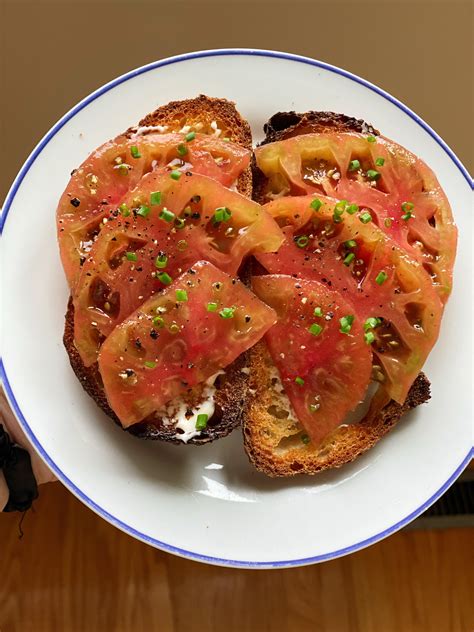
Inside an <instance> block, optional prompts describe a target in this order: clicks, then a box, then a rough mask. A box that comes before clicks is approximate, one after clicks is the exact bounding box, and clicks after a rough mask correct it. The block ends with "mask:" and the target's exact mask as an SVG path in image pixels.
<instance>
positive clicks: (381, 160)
mask: <svg viewBox="0 0 474 632" xmlns="http://www.w3.org/2000/svg"><path fill="white" fill-rule="evenodd" d="M375 164H376V165H377V167H383V166H384V164H385V158H376V159H375Z"/></svg>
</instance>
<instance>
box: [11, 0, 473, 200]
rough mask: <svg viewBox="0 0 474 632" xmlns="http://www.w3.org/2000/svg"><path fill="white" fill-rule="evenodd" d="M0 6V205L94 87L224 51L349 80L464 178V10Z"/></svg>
mask: <svg viewBox="0 0 474 632" xmlns="http://www.w3.org/2000/svg"><path fill="white" fill-rule="evenodd" d="M0 6H1V11H2V17H1V18H0V23H1V27H0V28H1V29H2V38H1V45H0V46H1V48H0V57H1V63H2V74H1V82H2V85H1V94H2V105H1V112H0V116H1V122H2V152H1V156H2V159H1V160H2V166H1V169H0V199H3V196H4V195H5V193H6V191H7V189H8V187H9V185H10V183H11V181H12V179H13V178H14V176H15V173H16V172H17V170H18V168H19V167H20V166H21V164H22V162H23V161H24V160H25V158H26V157H27V155H28V153H29V152H30V150H31V149H32V148H33V146H34V145H35V143H36V142H37V141H38V140H39V139H40V137H41V136H42V135H43V134H44V133H45V132H46V131H47V130H48V128H49V127H50V126H51V125H52V124H53V123H54V122H55V121H56V120H57V119H58V118H59V117H60V116H61V115H62V114H64V112H65V111H66V110H68V109H69V108H70V107H71V106H73V105H74V104H75V103H76V102H77V101H78V100H79V99H81V98H82V97H84V96H85V95H87V94H88V93H89V92H91V91H92V90H94V89H95V88H97V87H98V86H100V85H101V84H102V83H104V82H106V81H108V80H110V79H112V78H114V77H115V76H117V75H119V74H121V73H123V72H126V71H127V70H130V69H132V68H134V67H136V66H140V65H143V64H145V63H147V62H150V61H153V60H156V59H159V58H161V57H166V56H168V55H172V54H176V53H181V52H185V51H190V50H198V49H203V48H217V47H229V46H246V47H259V48H275V49H279V50H287V51H290V52H295V53H300V54H303V55H309V56H311V57H315V58H317V59H321V60H323V61H327V62H330V63H333V64H336V65H338V66H342V67H344V68H346V69H347V70H350V71H352V72H354V73H356V74H360V75H361V76H363V77H365V78H366V79H369V80H370V81H372V82H374V83H376V84H378V85H379V86H381V87H383V88H385V89H386V90H388V91H389V92H391V93H392V94H394V95H395V96H396V97H398V98H399V99H401V100H402V101H404V102H405V103H406V104H407V105H408V106H410V107H411V108H412V109H414V110H415V112H417V113H418V114H420V115H421V116H422V117H423V118H424V119H425V120H426V121H427V122H428V123H429V124H430V125H431V126H432V127H434V128H435V129H436V130H437V131H438V133H439V134H440V135H441V136H442V137H443V138H444V139H445V140H446V141H447V142H448V144H449V145H451V147H452V148H453V149H454V150H455V151H456V153H457V154H458V155H459V157H460V158H461V160H463V162H464V163H465V164H466V166H467V167H468V168H470V169H471V170H472V167H473V164H474V160H473V152H472V141H473V139H472V128H471V129H470V128H469V127H468V124H469V126H470V119H471V118H472V113H473V102H472V5H471V4H470V3H469V2H457V1H455V0H450V1H442V0H431V1H428V0H426V1H418V2H417V1H413V2H407V3H405V2H396V1H389V0H376V1H375V0H370V1H366V2H364V1H360V2H356V1H355V2H346V1H342V0H331V1H330V2H329V1H328V2H310V1H305V0H288V1H287V2H272V1H271V0H254V2H247V1H240V2H239V1H237V0H221V1H219V2H216V1H209V0H207V1H202V2H198V1H185V0H169V1H166V2H163V1H161V0H160V1H158V0H157V1H154V2H153V1H152V0H148V1H146V0H137V1H135V2H134V1H132V0H127V1H124V0H97V1H96V2H93V3H91V2H86V1H78V0H62V1H59V0H57V1H56V2H51V1H48V0H36V1H35V2H30V1H27V0H0ZM223 96H225V95H223ZM346 112H347V113H349V114H350V113H351V111H350V104H348V106H347V109H346Z"/></svg>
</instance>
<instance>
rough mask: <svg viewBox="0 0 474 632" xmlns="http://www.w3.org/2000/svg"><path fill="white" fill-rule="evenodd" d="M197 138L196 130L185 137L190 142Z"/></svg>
mask: <svg viewBox="0 0 474 632" xmlns="http://www.w3.org/2000/svg"><path fill="white" fill-rule="evenodd" d="M195 138H196V132H189V134H186V136H185V137H184V140H185V141H186V142H187V143H189V142H191V141H192V140H194V139H195Z"/></svg>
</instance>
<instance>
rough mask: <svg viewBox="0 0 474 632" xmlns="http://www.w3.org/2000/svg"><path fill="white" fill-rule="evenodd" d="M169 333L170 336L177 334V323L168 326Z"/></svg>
mask: <svg viewBox="0 0 474 632" xmlns="http://www.w3.org/2000/svg"><path fill="white" fill-rule="evenodd" d="M169 331H170V333H171V334H177V333H178V331H179V325H178V324H177V323H171V325H170V326H169Z"/></svg>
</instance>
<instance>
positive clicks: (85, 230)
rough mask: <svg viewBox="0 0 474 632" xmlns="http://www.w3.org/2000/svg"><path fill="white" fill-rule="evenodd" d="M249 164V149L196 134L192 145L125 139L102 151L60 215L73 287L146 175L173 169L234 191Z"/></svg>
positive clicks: (172, 139) (161, 138) (72, 184)
mask: <svg viewBox="0 0 474 632" xmlns="http://www.w3.org/2000/svg"><path fill="white" fill-rule="evenodd" d="M132 148H133V149H132ZM132 151H133V154H132ZM180 152H181V153H180ZM183 152H186V153H185V154H184V155H182V154H183ZM249 161H250V152H249V151H248V150H247V149H244V148H243V147H241V146H239V145H236V144H234V143H230V142H225V141H221V140H219V139H217V138H213V137H210V136H207V135H205V134H196V137H195V138H194V140H192V141H191V142H186V140H185V135H184V134H180V133H172V134H156V133H155V134H147V135H136V134H135V135H131V136H130V137H126V136H123V135H122V136H118V137H117V138H116V139H114V140H112V141H109V142H107V143H105V144H104V145H102V146H101V147H99V148H98V149H97V150H95V151H94V152H92V154H91V155H90V156H89V157H88V158H87V159H86V160H85V161H84V162H83V163H82V165H81V166H80V167H79V168H78V169H75V170H74V171H73V172H72V174H71V179H70V181H69V184H68V185H67V187H66V190H65V191H64V193H63V195H62V196H61V199H60V201H59V205H58V208H57V212H56V221H57V230H58V239H59V246H60V253H61V260H62V263H63V267H64V271H65V273H66V278H67V280H68V283H69V286H70V287H71V288H72V289H73V288H74V287H75V284H76V282H77V278H78V276H79V273H80V262H81V260H83V258H84V257H86V256H87V254H88V252H89V250H90V247H91V245H92V244H93V242H94V240H95V238H96V235H97V232H98V230H99V228H100V225H101V222H102V220H103V219H104V218H106V217H108V216H109V214H110V212H111V210H112V209H113V208H114V207H116V206H117V205H118V204H119V203H120V202H121V201H122V199H123V197H124V195H126V194H127V193H128V192H129V191H131V190H132V189H135V187H137V185H138V184H139V182H140V180H141V178H142V177H143V176H144V175H145V174H146V173H148V172H150V171H152V170H154V169H159V168H162V167H164V166H165V165H168V167H169V169H177V170H181V171H192V172H195V173H201V174H204V175H207V176H209V177H211V178H213V179H214V180H216V181H217V182H220V183H221V184H223V185H224V186H231V185H232V184H233V183H234V182H235V181H236V179H237V178H238V176H239V175H240V174H241V173H242V172H243V171H244V170H245V169H246V168H247V167H248V165H249Z"/></svg>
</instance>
